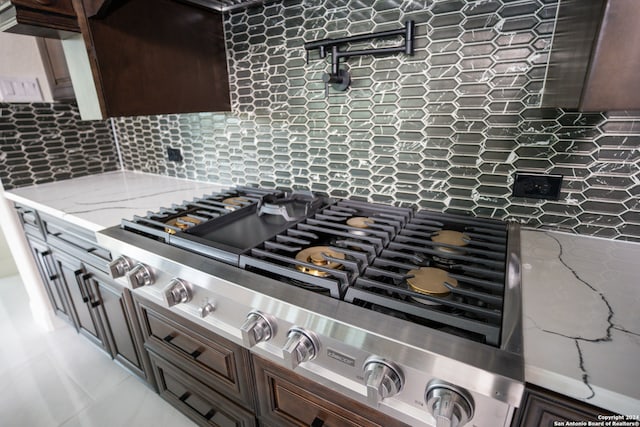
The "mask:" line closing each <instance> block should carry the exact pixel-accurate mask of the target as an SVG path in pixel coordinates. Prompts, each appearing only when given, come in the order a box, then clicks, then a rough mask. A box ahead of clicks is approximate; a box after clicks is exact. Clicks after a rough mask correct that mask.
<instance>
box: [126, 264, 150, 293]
mask: <svg viewBox="0 0 640 427" xmlns="http://www.w3.org/2000/svg"><path fill="white" fill-rule="evenodd" d="M127 280H128V281H129V285H131V288H132V289H136V288H139V287H141V286H149V285H152V284H153V275H152V274H151V271H150V270H149V269H148V268H147V267H146V266H145V265H144V264H136V265H135V266H134V267H133V268H132V269H131V271H129V273H128V274H127Z"/></svg>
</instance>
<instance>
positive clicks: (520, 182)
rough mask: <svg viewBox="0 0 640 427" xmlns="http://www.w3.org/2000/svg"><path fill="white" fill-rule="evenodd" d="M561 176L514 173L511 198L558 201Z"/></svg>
mask: <svg viewBox="0 0 640 427" xmlns="http://www.w3.org/2000/svg"><path fill="white" fill-rule="evenodd" d="M562 177H563V176H562V175H549V174H543V173H528V172H516V176H515V179H514V181H513V196H514V197H526V198H528V199H543V200H559V199H560V190H561V188H562Z"/></svg>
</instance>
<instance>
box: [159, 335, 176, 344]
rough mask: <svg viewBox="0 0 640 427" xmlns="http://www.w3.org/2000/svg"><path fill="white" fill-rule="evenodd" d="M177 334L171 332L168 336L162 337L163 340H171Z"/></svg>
mask: <svg viewBox="0 0 640 427" xmlns="http://www.w3.org/2000/svg"><path fill="white" fill-rule="evenodd" d="M175 337H176V336H175V335H174V334H169V335H167V336H166V337H164V338H162V341H164V342H169V343H170V342H171V340H173V339H174V338H175Z"/></svg>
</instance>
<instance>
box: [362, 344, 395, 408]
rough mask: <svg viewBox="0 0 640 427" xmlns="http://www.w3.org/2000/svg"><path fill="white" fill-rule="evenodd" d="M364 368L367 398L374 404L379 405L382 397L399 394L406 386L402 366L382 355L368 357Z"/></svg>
mask: <svg viewBox="0 0 640 427" xmlns="http://www.w3.org/2000/svg"><path fill="white" fill-rule="evenodd" d="M363 369H364V383H365V385H366V386H367V400H368V401H369V404H371V405H373V406H378V405H379V404H380V402H381V401H382V399H385V398H387V397H391V396H394V395H396V394H398V393H399V392H400V390H402V387H403V386H404V376H403V374H402V371H401V370H400V368H399V367H398V366H396V365H395V364H394V363H392V362H389V361H386V360H384V359H382V358H380V357H376V356H372V357H370V358H368V359H367V360H366V361H365V362H364V368H363Z"/></svg>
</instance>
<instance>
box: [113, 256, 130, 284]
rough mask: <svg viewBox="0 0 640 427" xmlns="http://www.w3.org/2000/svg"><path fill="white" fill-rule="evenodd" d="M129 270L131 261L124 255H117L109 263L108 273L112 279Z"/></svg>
mask: <svg viewBox="0 0 640 427" xmlns="http://www.w3.org/2000/svg"><path fill="white" fill-rule="evenodd" d="M129 270H131V261H129V259H128V258H127V257H125V256H119V257H118V258H116V259H114V260H113V261H111V262H110V263H109V273H110V274H111V277H112V278H114V279H117V278H118V277H122V276H124V275H125V274H127V273H128V272H129Z"/></svg>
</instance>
